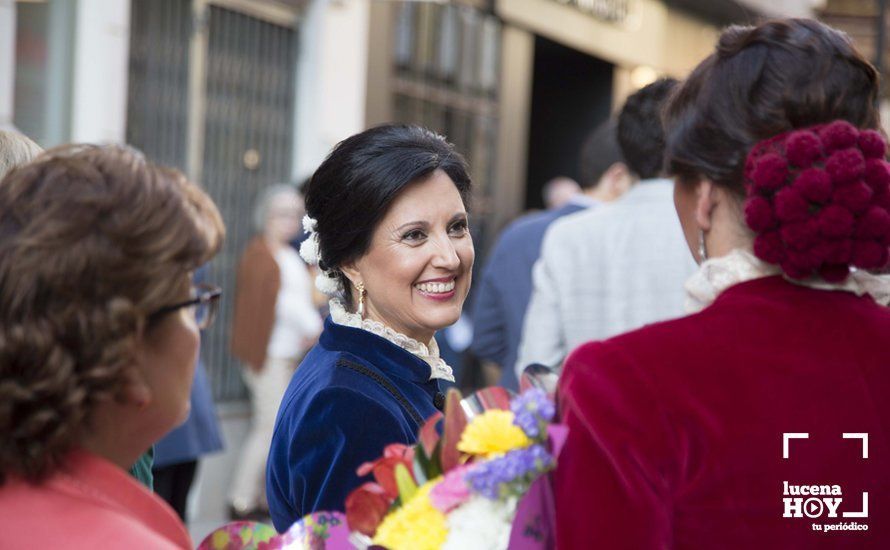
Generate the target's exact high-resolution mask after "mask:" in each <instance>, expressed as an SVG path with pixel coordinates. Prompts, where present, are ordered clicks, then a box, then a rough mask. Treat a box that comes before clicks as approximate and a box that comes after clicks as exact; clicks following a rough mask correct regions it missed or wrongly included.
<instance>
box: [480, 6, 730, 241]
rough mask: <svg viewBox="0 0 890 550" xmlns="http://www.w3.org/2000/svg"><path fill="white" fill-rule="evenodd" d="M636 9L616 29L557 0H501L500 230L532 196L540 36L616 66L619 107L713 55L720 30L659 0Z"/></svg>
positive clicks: (616, 105) (614, 105)
mask: <svg viewBox="0 0 890 550" xmlns="http://www.w3.org/2000/svg"><path fill="white" fill-rule="evenodd" d="M630 5H631V7H632V9H631V12H630V13H629V15H628V17H627V18H626V20H625V21H623V22H620V23H611V22H607V21H602V20H599V19H597V18H595V17H594V16H592V15H590V14H587V13H584V12H582V11H580V10H579V9H578V8H576V7H573V6H569V5H565V4H562V3H559V2H557V1H556V0H496V4H495V10H496V12H497V14H498V15H500V16H501V17H502V18H503V20H504V22H505V30H504V40H503V60H502V62H503V67H502V75H501V82H502V86H501V98H500V110H501V112H500V121H501V122H500V124H501V126H500V133H499V135H500V139H501V142H500V147H499V150H498V163H497V166H498V188H497V189H496V196H495V197H494V198H495V201H494V202H495V205H496V209H495V212H494V215H495V218H496V226H497V227H500V226H502V225H503V224H504V223H505V222H507V221H508V220H509V219H511V218H513V217H514V216H516V215H517V214H518V213H519V212H520V211H521V210H522V205H523V200H524V196H525V186H526V174H525V166H526V154H527V151H526V147H527V143H528V118H529V114H530V112H529V109H530V104H531V91H532V80H533V78H534V75H533V63H534V36H535V35H540V36H543V37H545V38H547V39H549V40H552V41H555V42H558V43H561V44H563V45H565V46H567V47H570V48H573V49H575V50H578V51H581V52H584V53H587V54H589V55H591V56H594V57H597V58H599V59H602V60H604V61H608V62H609V63H612V64H614V65H615V73H614V75H613V94H612V108H613V109H618V108H620V106H621V105H622V104H623V103H624V99H625V98H626V97H627V96H628V95H629V94H630V93H632V92H633V91H635V90H636V89H638V88H640V87H641V86H643V85H645V84H647V83H648V82H650V81H651V80H653V79H654V78H656V77H658V76H673V77H676V78H683V77H684V76H685V75H686V74H688V72H689V71H690V70H691V69H692V68H693V67H695V65H697V64H698V63H699V62H700V61H701V60H702V59H704V58H705V57H706V56H707V55H709V54H710V53H711V51H712V50H713V48H714V44H715V43H716V40H717V37H718V35H719V33H720V30H719V29H718V28H717V27H715V26H713V25H711V24H708V23H706V22H705V21H702V20H700V19H697V18H694V17H692V16H689V15H687V14H685V13H682V12H677V11H674V10H671V9H669V8H668V7H667V6H666V5H665V4H664V3H663V2H661V1H659V0H636V1H634V2H631V3H630Z"/></svg>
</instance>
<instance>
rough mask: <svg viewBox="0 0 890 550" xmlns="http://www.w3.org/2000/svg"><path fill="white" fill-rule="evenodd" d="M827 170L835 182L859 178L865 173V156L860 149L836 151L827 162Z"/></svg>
mask: <svg viewBox="0 0 890 550" xmlns="http://www.w3.org/2000/svg"><path fill="white" fill-rule="evenodd" d="M825 171H826V172H828V175H829V176H831V180H832V181H833V182H834V183H835V184H838V183H844V182H847V181H853V180H855V179H859V178H861V177H862V175H863V174H864V173H865V157H863V156H862V151H860V150H859V149H843V150H841V151H836V152H834V153H832V155H831V156H830V157H828V160H827V161H826V162H825Z"/></svg>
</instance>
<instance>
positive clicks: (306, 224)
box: [303, 214, 318, 233]
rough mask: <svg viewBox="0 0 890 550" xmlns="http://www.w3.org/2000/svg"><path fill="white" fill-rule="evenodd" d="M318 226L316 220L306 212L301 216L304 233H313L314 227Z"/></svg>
mask: <svg viewBox="0 0 890 550" xmlns="http://www.w3.org/2000/svg"><path fill="white" fill-rule="evenodd" d="M317 227H318V220H316V219H315V218H312V217H310V216H309V214H306V215H305V216H303V231H305V232H306V233H315V228H317Z"/></svg>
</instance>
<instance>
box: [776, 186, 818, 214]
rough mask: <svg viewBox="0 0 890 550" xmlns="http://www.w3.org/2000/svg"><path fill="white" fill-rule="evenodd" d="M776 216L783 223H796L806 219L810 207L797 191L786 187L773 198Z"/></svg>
mask: <svg viewBox="0 0 890 550" xmlns="http://www.w3.org/2000/svg"><path fill="white" fill-rule="evenodd" d="M774 204H775V207H776V216H778V218H779V219H780V220H782V221H783V222H796V221H803V220H805V219H807V217H808V216H809V213H810V205H809V203H807V200H806V199H805V198H803V195H801V194H800V193H799V192H798V191H797V189H794V188H793V187H786V188H785V189H782V190H781V191H779V192H778V193H776V198H775V203H774Z"/></svg>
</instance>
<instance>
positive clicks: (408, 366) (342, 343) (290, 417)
mask: <svg viewBox="0 0 890 550" xmlns="http://www.w3.org/2000/svg"><path fill="white" fill-rule="evenodd" d="M470 189H471V183H470V176H469V173H468V169H467V165H466V162H465V161H464V160H463V157H461V155H460V154H459V153H457V152H456V151H455V150H454V147H453V146H452V145H451V144H449V143H448V142H447V141H445V139H444V138H443V137H442V136H439V135H437V134H435V133H433V132H431V131H429V130H426V129H424V128H420V127H418V126H411V125H383V126H378V127H375V128H371V129H369V130H366V131H364V132H362V133H360V134H356V135H354V136H352V137H349V138H347V139H346V140H344V141H342V142H340V143H339V144H338V145H337V146H336V147H334V149H333V151H332V152H331V153H330V154H329V155H328V157H327V158H326V159H325V161H324V162H323V163H322V164H321V166H319V168H318V170H316V172H315V174H314V175H313V176H312V179H311V180H310V182H309V185H308V187H307V188H306V209H307V211H308V217H307V220H306V221H307V229H308V230H309V231H310V232H311V233H312V235H311V236H310V238H309V239H307V241H306V242H305V243H304V244H303V248H301V250H300V254H301V255H302V256H303V258H305V259H306V261H307V262H309V263H312V264H317V265H318V266H319V269H320V271H321V273H320V274H319V276H318V280H317V281H316V284H318V285H319V287H320V288H322V289H324V291H325V292H326V293H327V294H328V295H330V296H331V298H332V299H331V302H330V309H331V314H330V316H328V317H327V318H326V319H325V325H324V332H323V333H322V335H321V338H320V340H319V343H318V345H317V346H315V347H314V348H312V350H311V351H310V352H309V354H308V355H306V358H305V359H304V360H303V362H302V363H301V364H300V368H299V369H297V372H296V373H295V374H294V376H293V380H291V383H290V386H289V387H288V388H287V392H286V394H285V397H284V399H283V401H282V403H281V410H280V411H279V414H278V420H277V422H276V426H275V435H274V438H273V440H272V448H271V451H270V453H269V469H268V472H267V481H266V486H267V492H268V495H269V506H270V509H271V510H270V511H271V514H272V521H273V523H274V524H275V527H276V529H278V530H279V531H285V530H286V529H288V528H289V527H290V526H291V525H292V524H293V523H294V522H295V521H297V520H299V519H300V518H302V517H303V516H304V515H305V514H309V513H311V512H314V511H317V510H341V511H342V510H343V505H344V501H345V499H346V497H347V495H349V493H350V492H352V490H353V489H356V488H357V487H358V486H359V485H361V479H360V478H359V476H358V475H357V474H356V469H357V468H358V467H359V466H360V465H361V464H363V463H364V462H368V461H371V460H373V459H375V458H377V457H379V456H380V455H381V453H382V452H383V448H384V447H385V446H386V445H388V444H391V443H403V444H413V443H414V442H415V441H416V434H417V432H418V430H419V429H420V427H421V426H422V425H423V423H424V421H425V420H426V419H427V418H429V417H430V416H432V415H433V414H435V413H436V412H437V411H438V410H441V409H442V408H443V407H444V403H445V394H444V392H443V390H444V389H445V387H446V386H445V385H446V384H448V383H453V382H454V376H453V373H452V369H451V367H450V366H449V365H448V364H447V363H446V362H445V361H444V360H443V359H442V358H441V357H440V355H439V348H438V346H437V344H436V340H435V338H434V335H435V334H436V333H437V332H438V331H440V330H442V329H443V328H445V327H447V326H450V325H453V324H454V323H455V322H457V320H458V319H459V317H460V314H461V311H462V309H463V304H464V300H465V299H466V296H467V293H468V292H469V289H470V283H471V279H472V268H473V261H474V258H475V252H474V249H473V239H472V237H471V236H470V230H469V225H468V220H467V209H466V205H467V204H468V202H469V199H470Z"/></svg>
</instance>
